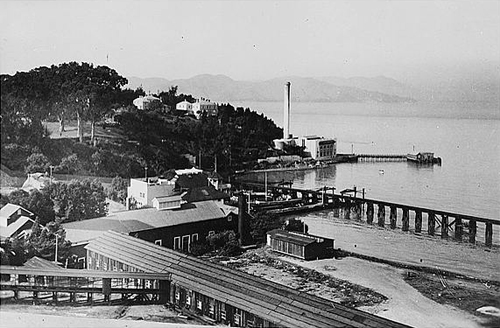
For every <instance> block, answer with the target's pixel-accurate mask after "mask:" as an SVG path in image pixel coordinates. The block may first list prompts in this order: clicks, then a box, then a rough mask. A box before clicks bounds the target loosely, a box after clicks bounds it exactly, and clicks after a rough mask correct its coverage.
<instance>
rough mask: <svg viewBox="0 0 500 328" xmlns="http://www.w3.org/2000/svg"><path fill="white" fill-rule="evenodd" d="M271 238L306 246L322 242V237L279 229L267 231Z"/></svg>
mask: <svg viewBox="0 0 500 328" xmlns="http://www.w3.org/2000/svg"><path fill="white" fill-rule="evenodd" d="M267 234H268V235H270V236H272V237H273V238H276V239H279V240H283V241H287V242H291V243H294V244H296V245H301V246H306V245H310V244H313V243H316V242H323V240H324V239H322V238H319V237H316V236H313V235H309V234H303V233H300V232H290V231H286V230H281V229H275V230H271V231H269V232H268V233H267Z"/></svg>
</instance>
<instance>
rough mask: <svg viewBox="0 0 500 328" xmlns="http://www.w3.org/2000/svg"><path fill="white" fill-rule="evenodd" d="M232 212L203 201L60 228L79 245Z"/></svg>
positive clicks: (232, 211)
mask: <svg viewBox="0 0 500 328" xmlns="http://www.w3.org/2000/svg"><path fill="white" fill-rule="evenodd" d="M231 213H233V214H237V213H238V208H236V207H233V206H229V205H224V204H220V203H218V202H215V201H202V202H197V203H194V204H184V205H183V206H182V208H181V209H178V210H169V211H158V210H157V209H156V208H143V209H138V210H133V211H123V212H117V213H113V214H111V215H109V216H106V217H102V218H96V219H89V220H83V221H76V222H70V223H64V224H63V227H64V229H65V230H66V238H67V239H68V240H70V241H72V242H80V241H83V240H90V239H93V238H96V237H97V236H99V235H101V234H102V232H104V231H108V230H113V231H116V232H122V233H126V234H128V233H131V232H137V231H143V230H150V229H155V228H163V227H170V226H176V225H181V224H186V223H193V222H201V221H209V220H214V219H220V218H223V217H226V216H228V215H229V214H231Z"/></svg>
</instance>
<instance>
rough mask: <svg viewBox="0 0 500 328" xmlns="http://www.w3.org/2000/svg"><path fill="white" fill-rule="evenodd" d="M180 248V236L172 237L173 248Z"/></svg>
mask: <svg viewBox="0 0 500 328" xmlns="http://www.w3.org/2000/svg"><path fill="white" fill-rule="evenodd" d="M177 249H181V237H175V238H174V250H177Z"/></svg>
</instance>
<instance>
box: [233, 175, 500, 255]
mask: <svg viewBox="0 0 500 328" xmlns="http://www.w3.org/2000/svg"><path fill="white" fill-rule="evenodd" d="M241 184H242V185H247V184H246V183H241ZM248 185H250V186H252V187H255V188H256V189H257V190H258V191H259V190H262V189H263V188H262V186H260V185H259V184H258V183H250V184H248ZM259 188H261V189H259ZM269 188H270V189H271V190H272V195H273V196H274V197H277V196H280V195H283V194H286V195H297V196H298V197H299V198H296V200H297V201H298V202H299V203H300V200H302V203H300V204H299V205H298V206H297V205H296V204H297V203H295V204H294V205H293V207H290V208H287V211H281V213H293V212H299V211H300V212H303V211H305V210H309V211H312V210H315V209H319V208H321V209H324V208H332V209H333V216H334V217H339V215H340V217H341V218H344V219H351V218H353V219H356V220H359V219H360V220H362V219H364V217H365V215H366V222H367V223H368V224H373V223H374V221H373V220H374V216H375V206H376V207H377V214H376V215H377V225H378V226H380V227H385V211H386V207H388V208H389V209H390V214H389V226H390V228H391V229H395V228H397V227H398V223H397V220H398V219H397V217H398V211H401V212H402V218H401V220H402V222H401V230H402V231H405V232H406V231H411V230H412V229H414V232H415V233H417V234H418V233H422V229H423V228H424V227H426V229H425V230H427V234H428V235H430V236H434V235H436V225H437V227H438V229H439V233H438V234H439V235H440V237H441V238H442V239H447V238H449V237H453V238H454V240H456V241H464V235H468V241H469V242H470V243H473V244H474V243H476V235H477V229H478V227H477V225H478V224H481V225H484V230H483V226H481V231H485V238H484V242H483V244H484V245H486V246H487V247H492V246H493V241H494V240H495V242H496V241H497V238H496V237H494V236H493V234H494V233H496V232H495V231H496V230H495V229H496V228H495V229H494V226H496V227H497V228H498V227H500V220H498V219H494V218H484V217H478V216H472V215H465V214H459V213H454V212H450V211H443V210H439V209H432V208H424V207H420V206H412V205H408V204H398V203H394V202H386V201H381V200H376V199H367V198H365V197H364V195H363V197H362V198H361V197H356V196H355V195H354V196H353V195H345V194H342V193H341V194H335V193H326V192H324V190H325V188H323V189H320V190H302V189H297V188H291V187H289V188H287V187H281V186H279V187H269ZM354 190H355V189H354ZM319 201H321V204H318V202H319ZM301 205H302V206H301ZM304 205H309V206H304ZM310 205H313V206H310ZM314 205H317V206H314ZM365 205H366V212H365V213H364V214H365V215H363V211H365V209H364V206H365ZM305 207H307V209H306V208H305ZM278 213H280V212H278ZM413 213H414V217H415V220H414V222H410V218H411V217H413V215H412V214H413ZM423 213H425V215H426V220H427V225H425V224H424V223H423V220H424V219H425V218H424V217H423V216H424V215H423ZM412 224H413V225H412Z"/></svg>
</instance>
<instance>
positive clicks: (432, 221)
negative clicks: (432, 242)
mask: <svg viewBox="0 0 500 328" xmlns="http://www.w3.org/2000/svg"><path fill="white" fill-rule="evenodd" d="M435 232H436V214H434V212H428V213H427V233H428V234H429V235H430V236H434V234H435Z"/></svg>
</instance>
